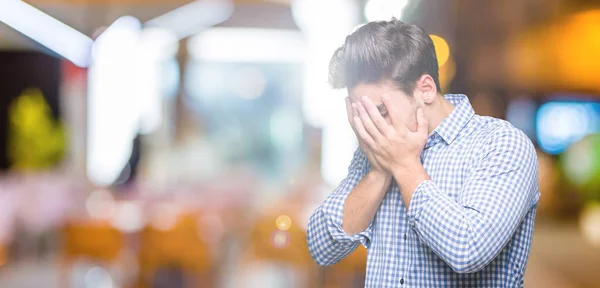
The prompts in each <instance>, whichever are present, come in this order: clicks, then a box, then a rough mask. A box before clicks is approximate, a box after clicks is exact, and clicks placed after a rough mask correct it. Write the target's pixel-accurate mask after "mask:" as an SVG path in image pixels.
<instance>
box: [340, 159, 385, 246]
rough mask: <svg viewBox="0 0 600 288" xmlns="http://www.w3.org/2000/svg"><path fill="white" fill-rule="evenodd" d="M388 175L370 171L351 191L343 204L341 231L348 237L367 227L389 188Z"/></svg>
mask: <svg viewBox="0 0 600 288" xmlns="http://www.w3.org/2000/svg"><path fill="white" fill-rule="evenodd" d="M391 181H392V176H391V175H390V174H389V173H385V172H384V173H379V172H376V171H371V172H369V173H367V174H366V175H365V176H364V177H363V178H362V179H361V180H360V182H358V184H357V185H356V187H354V189H352V191H351V192H350V194H348V197H347V198H346V202H345V203H344V217H343V221H342V229H344V231H345V232H346V233H348V234H350V235H352V234H356V233H359V232H361V231H363V230H365V229H366V228H367V227H369V224H370V223H371V221H372V220H373V218H374V217H375V214H376V213H377V210H378V209H379V205H381V201H382V200H383V197H384V196H385V194H386V192H387V190H388V189H389V187H390V183H391Z"/></svg>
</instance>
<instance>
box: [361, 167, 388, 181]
mask: <svg viewBox="0 0 600 288" xmlns="http://www.w3.org/2000/svg"><path fill="white" fill-rule="evenodd" d="M366 176H367V177H368V178H370V179H372V180H374V181H382V182H386V183H387V182H389V181H391V180H392V177H393V176H392V173H390V172H389V171H385V170H377V169H371V170H370V171H369V173H367V175H366Z"/></svg>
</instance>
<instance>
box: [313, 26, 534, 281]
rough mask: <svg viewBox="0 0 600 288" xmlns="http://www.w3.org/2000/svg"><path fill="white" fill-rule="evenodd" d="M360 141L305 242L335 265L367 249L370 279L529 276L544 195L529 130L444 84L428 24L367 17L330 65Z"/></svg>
mask: <svg viewBox="0 0 600 288" xmlns="http://www.w3.org/2000/svg"><path fill="white" fill-rule="evenodd" d="M329 80H330V82H331V84H332V85H333V86H334V87H335V88H343V87H346V88H347V89H348V94H349V97H348V98H347V99H346V108H347V110H348V120H349V122H350V125H351V126H352V128H353V129H354V131H355V133H356V135H357V137H358V139H359V144H360V148H359V149H358V150H357V151H356V152H355V153H354V158H353V159H352V163H351V164H350V167H349V169H348V176H347V177H346V178H345V179H344V180H343V181H342V183H341V184H340V185H339V187H337V189H336V190H335V191H333V193H332V194H331V195H329V197H328V198H327V199H326V200H325V202H324V203H323V204H322V205H321V206H320V207H319V208H317V210H316V211H315V212H314V214H313V215H312V216H311V218H310V222H309V225H308V233H307V234H308V236H307V239H308V244H309V250H310V253H311V255H312V257H313V258H314V259H315V261H316V262H317V263H318V264H319V265H332V264H335V263H337V262H338V261H340V260H342V259H343V258H344V257H346V256H347V255H348V254H350V253H352V252H353V251H354V250H355V249H356V247H357V246H358V245H359V244H362V245H364V246H365V247H366V248H368V258H367V277H366V285H365V286H366V287H522V286H523V275H524V273H525V267H526V264H527V258H528V255H529V248H530V245H531V239H532V234H533V224H534V219H535V213H536V205H537V201H538V198H539V190H538V184H537V157H536V152H535V149H534V147H533V145H532V143H531V141H530V140H529V139H528V138H527V137H526V136H525V135H524V133H522V132H521V131H520V130H518V129H516V128H514V127H513V126H512V125H511V124H509V123H508V122H506V121H503V120H500V119H495V118H491V117H482V116H479V115H476V114H474V111H473V108H472V107H471V104H470V103H469V100H468V98H467V97H466V96H465V95H445V96H444V95H442V94H440V85H439V80H438V63H437V59H436V54H435V49H434V46H433V42H432V40H431V38H430V37H429V35H428V34H427V33H426V32H425V31H424V30H423V29H422V28H420V27H417V26H415V25H410V24H406V23H403V22H400V21H398V20H395V19H392V20H391V21H381V22H371V23H368V24H366V25H364V26H362V27H361V28H359V29H358V30H357V31H355V32H354V33H352V34H351V35H349V36H348V37H347V38H346V41H345V44H344V45H343V46H342V47H340V48H339V49H337V50H336V51H335V53H334V55H333V58H332V60H331V65H330V79H329Z"/></svg>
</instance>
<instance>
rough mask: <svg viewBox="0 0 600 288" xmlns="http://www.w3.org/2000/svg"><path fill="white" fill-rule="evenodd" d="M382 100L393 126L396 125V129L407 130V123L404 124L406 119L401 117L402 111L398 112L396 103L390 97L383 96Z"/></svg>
mask: <svg viewBox="0 0 600 288" xmlns="http://www.w3.org/2000/svg"><path fill="white" fill-rule="evenodd" d="M381 101H383V105H385V109H387V112H388V116H389V117H390V119H391V120H392V126H394V129H396V131H404V132H406V130H407V128H406V125H405V124H404V121H403V120H402V119H401V118H400V113H398V108H396V105H394V103H392V101H391V100H390V97H388V96H383V97H381Z"/></svg>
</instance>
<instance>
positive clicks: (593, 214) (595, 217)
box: [579, 202, 600, 248]
mask: <svg viewBox="0 0 600 288" xmlns="http://www.w3.org/2000/svg"><path fill="white" fill-rule="evenodd" d="M579 228H580V229H581V233H582V234H583V237H584V239H585V240H586V241H587V242H588V243H590V244H591V245H592V246H594V247H599V248H600V203H598V202H592V203H589V204H587V205H586V206H585V207H584V209H583V211H582V212H581V216H580V219H579Z"/></svg>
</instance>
